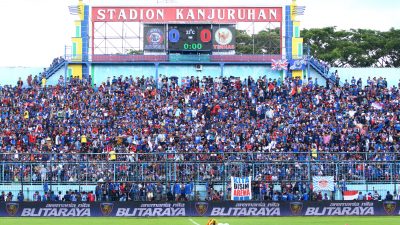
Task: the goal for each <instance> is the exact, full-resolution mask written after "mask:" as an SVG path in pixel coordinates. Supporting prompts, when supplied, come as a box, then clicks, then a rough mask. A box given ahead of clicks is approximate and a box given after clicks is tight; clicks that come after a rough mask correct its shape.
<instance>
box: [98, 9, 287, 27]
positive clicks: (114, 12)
mask: <svg viewBox="0 0 400 225" xmlns="http://www.w3.org/2000/svg"><path fill="white" fill-rule="evenodd" d="M281 21H282V8H281V7H92V22H143V23H165V22H196V23H199V22H204V23H233V24H234V23H238V22H281Z"/></svg>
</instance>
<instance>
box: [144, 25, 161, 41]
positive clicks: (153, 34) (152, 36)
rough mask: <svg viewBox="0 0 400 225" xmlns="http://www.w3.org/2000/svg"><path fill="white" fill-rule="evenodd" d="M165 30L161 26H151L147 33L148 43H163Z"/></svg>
mask: <svg viewBox="0 0 400 225" xmlns="http://www.w3.org/2000/svg"><path fill="white" fill-rule="evenodd" d="M163 34H164V33H163V31H162V30H161V29H160V28H151V29H150V30H149V31H147V33H146V39H147V43H149V44H155V45H157V44H162V43H163V41H164V35H163Z"/></svg>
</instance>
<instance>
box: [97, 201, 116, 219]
mask: <svg viewBox="0 0 400 225" xmlns="http://www.w3.org/2000/svg"><path fill="white" fill-rule="evenodd" d="M113 208H114V203H101V204H100V210H101V213H102V214H103V216H109V215H110V214H111V212H112V210H113Z"/></svg>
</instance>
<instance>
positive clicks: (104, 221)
mask: <svg viewBox="0 0 400 225" xmlns="http://www.w3.org/2000/svg"><path fill="white" fill-rule="evenodd" d="M208 219H209V218H207V217H172V218H10V217H5V218H0V225H70V224H73V225H86V224H88V225H89V224H94V225H125V224H127V225H136V224H137V225H205V224H206V223H207V221H208ZM215 219H216V220H217V221H218V222H219V223H229V225H319V224H321V225H346V224H347V225H392V224H393V225H394V224H396V225H399V224H400V217H396V216H384V217H383V216H382V217H380V216H369V217H268V218H266V217H242V218H238V217H217V218H215Z"/></svg>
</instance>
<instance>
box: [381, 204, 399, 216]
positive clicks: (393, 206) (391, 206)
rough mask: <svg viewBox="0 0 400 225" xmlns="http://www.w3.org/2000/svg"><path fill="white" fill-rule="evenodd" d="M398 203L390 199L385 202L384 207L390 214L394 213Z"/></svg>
mask: <svg viewBox="0 0 400 225" xmlns="http://www.w3.org/2000/svg"><path fill="white" fill-rule="evenodd" d="M396 206H397V203H396V202H392V201H388V202H383V209H384V210H385V212H386V213H387V214H388V215H392V214H393V212H394V211H395V210H396Z"/></svg>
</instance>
